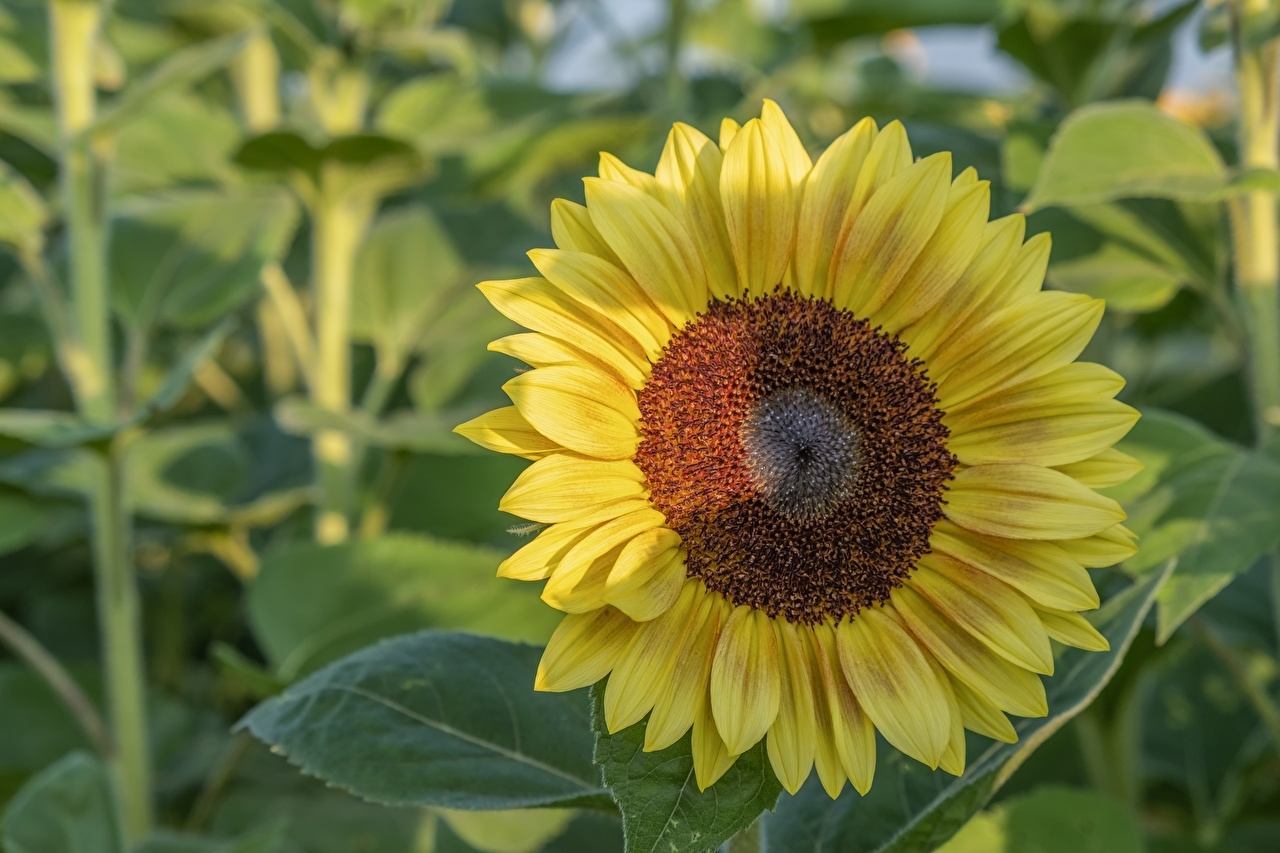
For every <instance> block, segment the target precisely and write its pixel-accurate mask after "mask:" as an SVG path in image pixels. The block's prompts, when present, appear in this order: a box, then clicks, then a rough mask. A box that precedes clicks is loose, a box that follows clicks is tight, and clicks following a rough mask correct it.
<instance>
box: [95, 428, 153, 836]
mask: <svg viewBox="0 0 1280 853" xmlns="http://www.w3.org/2000/svg"><path fill="white" fill-rule="evenodd" d="M94 461H95V464H94V466H93V484H92V487H91V488H92V492H91V495H90V504H91V506H92V510H93V551H94V566H95V569H96V578H95V580H96V586H97V593H98V625H99V631H100V633H101V635H102V644H103V659H104V663H105V669H106V676H107V677H106V682H107V708H108V709H109V711H110V718H111V727H112V732H113V735H114V741H115V744H116V752H115V755H114V757H113V761H112V764H113V770H114V773H115V777H116V784H117V787H118V791H119V793H118V796H119V799H120V809H121V819H122V820H121V825H122V827H123V828H124V832H125V836H126V839H127V840H128V841H129V842H130V843H133V842H136V841H138V840H139V839H141V838H142V837H143V836H145V835H146V834H147V833H148V832H149V831H150V829H151V824H152V812H151V760H150V759H151V750H150V746H149V744H148V740H147V708H146V670H145V667H144V665H143V658H142V635H141V625H142V608H141V605H140V602H139V596H138V584H137V578H136V576H135V573H134V567H133V561H132V543H131V542H130V539H131V538H132V536H131V534H132V527H131V524H130V519H129V509H128V506H127V505H126V502H125V482H124V478H125V470H124V450H123V448H122V447H121V446H120V441H119V440H117V441H115V442H112V446H111V448H110V449H109V450H108V451H107V452H106V453H105V454H104V455H102V456H101V457H98V458H96V459H95V460H94Z"/></svg>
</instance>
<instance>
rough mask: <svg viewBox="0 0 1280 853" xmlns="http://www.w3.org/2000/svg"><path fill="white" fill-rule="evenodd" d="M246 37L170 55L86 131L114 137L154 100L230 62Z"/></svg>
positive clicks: (118, 99)
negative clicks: (114, 134)
mask: <svg viewBox="0 0 1280 853" xmlns="http://www.w3.org/2000/svg"><path fill="white" fill-rule="evenodd" d="M245 39H246V36H245V35H243V34H236V35H230V36H224V37H223V38H220V39H214V40H211V41H206V42H200V43H198V44H195V45H192V46H191V47H188V48H184V49H183V50H181V51H179V52H178V53H175V54H173V55H172V56H170V57H169V58H168V59H166V60H165V61H164V62H162V63H161V64H160V65H159V66H158V67H157V68H155V69H154V70H153V71H152V72H151V73H150V74H148V75H147V76H146V77H143V78H142V79H141V80H138V81H137V82H135V83H133V84H132V85H130V86H129V87H128V88H126V89H125V90H124V92H123V93H122V94H121V95H120V97H119V98H117V99H116V100H115V101H114V102H112V103H110V104H109V105H107V106H106V107H105V108H104V109H103V110H102V111H101V114H100V115H99V117H98V119H97V121H95V122H94V123H93V125H92V127H91V128H90V130H91V132H92V133H99V134H100V133H115V132H116V131H119V130H120V129H121V128H122V127H123V126H124V125H125V124H127V123H128V122H130V121H133V120H134V119H136V118H138V117H139V116H141V115H143V114H144V113H145V112H146V111H147V110H148V109H149V108H150V106H151V105H152V104H153V103H155V101H156V99H158V98H160V97H162V96H163V95H165V94H167V93H169V92H172V91H174V90H176V89H180V88H182V87H184V86H189V85H191V84H192V83H195V82H197V81H199V80H200V79H202V78H204V77H207V76H209V75H210V74H212V73H213V72H214V71H217V70H218V69H219V68H221V67H222V66H223V65H226V64H227V63H228V62H230V61H231V59H232V57H234V56H235V55H236V54H237V53H239V52H240V48H242V47H243V46H244V42H245Z"/></svg>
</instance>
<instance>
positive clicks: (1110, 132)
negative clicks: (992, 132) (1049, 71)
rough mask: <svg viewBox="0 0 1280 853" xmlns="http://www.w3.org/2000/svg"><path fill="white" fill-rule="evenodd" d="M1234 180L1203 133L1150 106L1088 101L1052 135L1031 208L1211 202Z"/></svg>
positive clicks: (1030, 199) (1028, 206) (1030, 200)
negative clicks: (1147, 200)
mask: <svg viewBox="0 0 1280 853" xmlns="http://www.w3.org/2000/svg"><path fill="white" fill-rule="evenodd" d="M1230 185H1231V181H1230V177H1229V175H1228V173H1227V170H1226V168H1225V167H1224V166H1223V165H1222V158H1220V157H1219V156H1218V152H1217V150H1216V149H1215V148H1214V147H1213V143H1211V142H1210V141H1209V138H1208V137H1207V136H1205V134H1204V132H1203V131H1202V130H1200V129H1199V128H1196V127H1192V126H1191V125H1188V124H1184V123H1183V122H1180V121H1178V120H1177V119H1175V118H1173V117H1172V116H1169V115H1166V114H1165V113H1162V112H1161V111H1160V110H1158V109H1156V108H1155V107H1154V106H1153V105H1152V104H1150V103H1148V102H1146V101H1137V100H1130V101H1114V102H1109V103H1104V104H1090V105H1089V106H1086V107H1081V108H1080V109H1078V110H1076V111H1075V112H1074V113H1072V114H1071V115H1070V116H1068V117H1067V119H1066V121H1064V122H1063V123H1062V126H1061V127H1060V128H1059V129H1058V132H1057V134H1055V135H1054V137H1053V140H1052V141H1051V142H1050V143H1049V150H1048V152H1047V153H1046V155H1045V160H1044V165H1043V166H1042V167H1041V169H1040V175H1039V177H1038V179H1037V180H1036V183H1035V186H1034V187H1032V188H1031V194H1030V195H1029V196H1028V197H1027V200H1026V201H1025V202H1024V203H1023V207H1024V208H1025V209H1027V210H1038V209H1040V208H1042V207H1048V206H1050V205H1076V204H1091V203H1094V202H1103V201H1112V200H1114V199H1119V198H1134V197H1157V198H1182V199H1212V198H1218V197H1220V196H1221V195H1222V194H1223V193H1225V192H1229V188H1230Z"/></svg>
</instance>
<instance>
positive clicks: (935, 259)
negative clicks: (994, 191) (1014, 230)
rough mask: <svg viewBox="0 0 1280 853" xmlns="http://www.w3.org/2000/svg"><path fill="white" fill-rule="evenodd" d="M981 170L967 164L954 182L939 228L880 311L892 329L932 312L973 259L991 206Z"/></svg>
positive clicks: (884, 323)
mask: <svg viewBox="0 0 1280 853" xmlns="http://www.w3.org/2000/svg"><path fill="white" fill-rule="evenodd" d="M976 174H977V173H976V172H974V171H973V170H972V169H966V170H965V171H964V172H962V173H961V174H960V176H959V177H957V178H956V179H955V180H954V181H952V182H951V189H950V190H949V191H948V192H947V201H946V207H945V209H944V210H943V213H942V220H941V221H940V222H939V223H938V227H937V230H935V231H934V232H933V237H932V238H930V240H929V242H928V243H927V244H926V245H925V247H924V249H923V251H921V252H920V256H919V257H917V258H916V259H915V262H914V263H913V264H912V265H911V269H909V270H908V271H907V273H906V275H905V276H903V279H902V282H903V283H902V285H901V286H900V287H899V288H898V289H897V290H896V291H894V293H893V294H892V295H890V297H889V300H888V302H887V303H886V304H885V306H884V308H882V309H881V310H880V311H879V313H878V314H877V315H876V321H877V322H878V323H879V324H880V325H882V326H883V327H884V328H885V330H886V331H888V332H898V331H901V330H902V329H904V328H906V327H907V326H909V325H911V324H912V323H914V322H916V321H917V320H919V319H920V318H921V317H923V316H925V315H926V314H928V313H929V312H930V311H931V310H932V309H933V308H934V306H936V305H937V304H938V303H939V302H940V301H941V300H942V299H943V297H945V296H946V295H947V292H948V291H950V290H951V288H952V287H953V286H954V285H955V283H956V282H957V281H959V280H960V276H961V275H963V274H964V271H965V270H966V269H967V268H968V267H969V264H970V262H972V260H973V256H974V255H975V254H976V253H977V251H978V246H979V244H980V243H981V241H982V234H983V232H984V231H985V230H986V227H987V214H988V213H989V210H990V207H991V186H990V184H989V183H988V182H987V181H978V180H977V179H976V177H975V176H976Z"/></svg>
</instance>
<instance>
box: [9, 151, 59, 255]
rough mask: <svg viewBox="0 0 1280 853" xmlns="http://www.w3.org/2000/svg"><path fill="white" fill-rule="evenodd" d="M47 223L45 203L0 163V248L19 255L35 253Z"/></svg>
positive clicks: (14, 172)
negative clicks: (12, 250)
mask: <svg viewBox="0 0 1280 853" xmlns="http://www.w3.org/2000/svg"><path fill="white" fill-rule="evenodd" d="M48 221H49V211H48V209H47V208H46V207H45V203H44V199H42V198H41V197H40V194H39V193H38V192H36V190H35V188H34V187H32V186H31V184H29V183H28V182H27V179H26V178H24V177H23V176H22V175H21V174H19V173H18V172H17V170H15V169H13V168H12V167H11V166H9V164H8V163H5V162H3V161H0V244H6V243H7V244H8V245H10V246H13V247H14V248H15V249H17V250H18V251H19V252H20V253H22V252H25V253H33V254H34V253H38V252H39V251H40V249H41V247H42V246H43V245H44V227H45V225H46V224H48Z"/></svg>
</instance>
